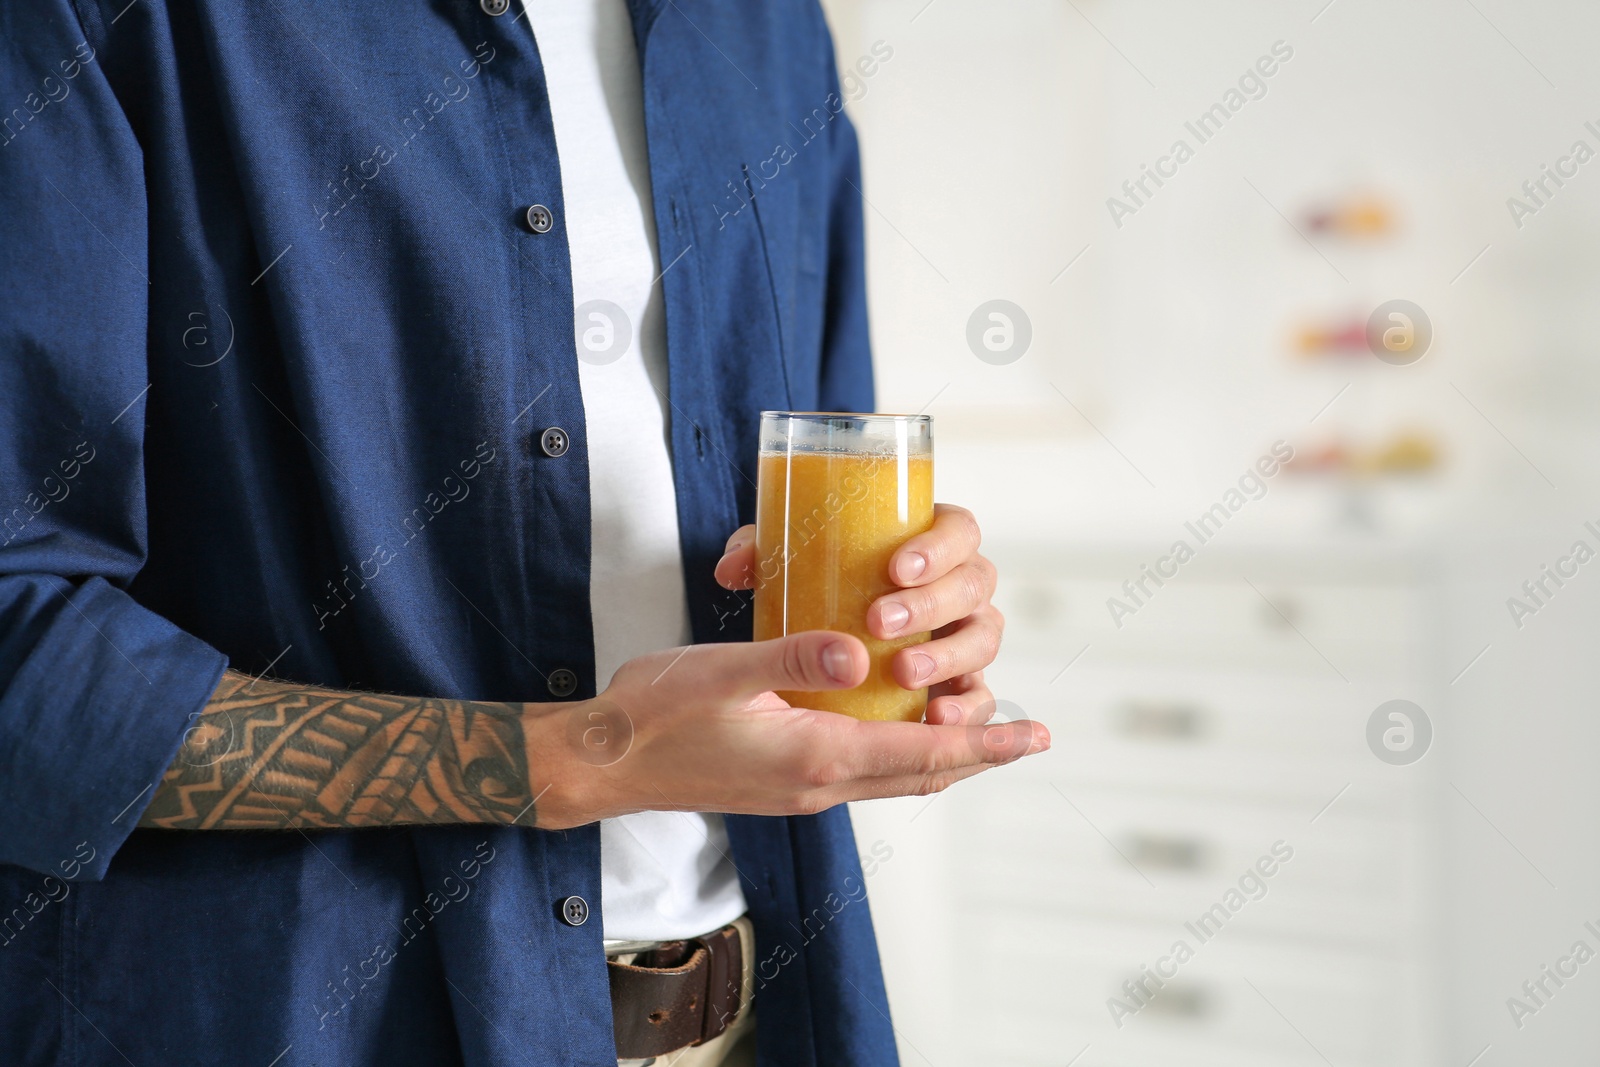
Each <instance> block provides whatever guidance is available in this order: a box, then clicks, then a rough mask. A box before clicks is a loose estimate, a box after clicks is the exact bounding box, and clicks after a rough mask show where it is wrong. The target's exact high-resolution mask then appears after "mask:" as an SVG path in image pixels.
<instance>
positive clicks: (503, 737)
mask: <svg viewBox="0 0 1600 1067" xmlns="http://www.w3.org/2000/svg"><path fill="white" fill-rule="evenodd" d="M534 799H535V797H534V794H533V790H532V786H531V784H530V781H529V773H528V761H527V750H526V743H525V741H524V736H523V731H522V723H521V716H520V714H519V708H518V706H517V705H514V704H488V703H479V702H475V701H466V700H427V699H417V698H411V697H396V696H385V695H382V694H377V693H353V692H344V691H337V690H330V689H322V688H319V687H315V686H305V685H295V684H293V683H286V682H274V681H269V680H267V679H264V678H252V677H250V676H248V675H244V674H239V673H236V672H234V671H229V672H227V674H226V675H224V677H223V680H222V684H221V685H220V686H218V687H217V691H216V693H215V694H213V696H212V698H211V701H210V703H208V704H207V705H206V708H205V711H204V712H202V713H201V715H200V716H199V718H198V719H197V720H196V721H195V723H194V724H193V725H192V726H191V728H190V729H189V730H188V732H187V733H186V734H185V735H184V739H183V745H182V747H181V748H179V750H178V755H177V758H176V759H174V760H173V762H172V766H171V767H170V768H168V770H167V773H166V774H165V775H164V776H163V777H162V779H161V784H160V786H159V787H158V788H157V789H156V794H155V798H154V799H153V800H152V801H151V804H150V807H149V808H148V809H147V810H146V811H145V813H144V816H143V818H141V819H140V820H139V825H140V826H148V827H160V828H164V829H170V830H213V829H214V830H275V829H285V828H292V827H300V828H306V829H309V828H324V829H334V828H351V827H369V826H393V825H402V824H418V823H495V824H500V825H511V824H519V825H522V826H532V825H534V806H533V802H534Z"/></svg>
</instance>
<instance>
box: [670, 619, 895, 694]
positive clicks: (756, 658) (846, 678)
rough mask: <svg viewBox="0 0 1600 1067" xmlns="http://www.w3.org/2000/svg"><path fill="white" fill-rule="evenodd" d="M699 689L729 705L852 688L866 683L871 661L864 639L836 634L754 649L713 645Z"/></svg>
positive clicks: (754, 644)
mask: <svg viewBox="0 0 1600 1067" xmlns="http://www.w3.org/2000/svg"><path fill="white" fill-rule="evenodd" d="M707 651H708V652H709V653H711V654H709V655H705V656H704V657H703V658H702V661H701V669H702V673H701V674H700V675H699V679H698V683H697V684H698V685H699V686H700V687H703V689H709V690H710V691H711V693H712V695H714V696H716V697H719V698H721V699H725V700H739V699H744V698H748V697H753V696H755V695H757V694H758V693H765V692H767V691H768V690H770V689H798V690H802V691H816V690H822V689H850V688H853V687H855V686H858V685H860V684H861V683H862V682H864V681H865V680H866V677H867V669H868V667H869V666H870V660H869V659H868V657H867V647H866V646H865V645H863V644H862V643H861V639H860V638H858V637H854V636H852V635H850V634H844V633H836V632H834V631H831V630H808V631H806V632H805V633H798V634H790V635H789V636H787V637H775V638H773V639H772V640H770V641H751V642H749V643H748V644H727V645H711V646H709V647H708V649H707Z"/></svg>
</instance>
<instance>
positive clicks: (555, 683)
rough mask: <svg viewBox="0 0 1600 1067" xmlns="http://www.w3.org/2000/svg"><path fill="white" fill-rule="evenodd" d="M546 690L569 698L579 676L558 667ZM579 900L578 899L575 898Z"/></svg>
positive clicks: (554, 694)
mask: <svg viewBox="0 0 1600 1067" xmlns="http://www.w3.org/2000/svg"><path fill="white" fill-rule="evenodd" d="M544 684H545V688H547V689H549V690H550V695H551V696H554V697H569V696H571V695H572V694H573V691H574V690H576V689H577V688H578V676H577V675H576V674H573V673H572V672H571V671H569V670H567V669H566V668H565V667H558V668H556V669H555V670H553V671H551V672H550V677H548V678H546V679H545V683H544ZM572 899H573V900H577V899H578V898H577V897H573V898H572Z"/></svg>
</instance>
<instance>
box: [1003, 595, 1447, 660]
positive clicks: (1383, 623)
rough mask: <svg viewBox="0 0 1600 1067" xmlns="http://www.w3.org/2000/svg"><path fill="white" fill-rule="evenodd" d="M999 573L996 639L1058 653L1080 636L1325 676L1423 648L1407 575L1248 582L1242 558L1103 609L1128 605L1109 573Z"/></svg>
mask: <svg viewBox="0 0 1600 1067" xmlns="http://www.w3.org/2000/svg"><path fill="white" fill-rule="evenodd" d="M1002 573H1003V574H1004V579H1003V581H1002V583H1001V585H1000V588H999V590H998V591H997V592H996V594H995V603H996V604H997V605H998V606H999V607H1000V609H1001V610H1002V611H1003V612H1005V614H1006V619H1007V622H1008V626H1007V631H1006V641H1007V643H1008V645H1010V646H1012V647H1016V648H1018V649H1020V650H1024V651H1027V652H1030V653H1032V652H1037V651H1040V650H1049V651H1050V652H1051V653H1052V654H1053V656H1055V657H1059V662H1060V663H1062V664H1065V663H1066V662H1067V661H1068V660H1070V659H1071V657H1072V656H1074V655H1076V654H1077V653H1078V651H1079V650H1080V649H1082V648H1083V647H1084V646H1085V645H1088V646H1089V647H1090V648H1091V650H1092V653H1093V654H1094V655H1095V656H1096V658H1097V659H1099V660H1100V661H1105V660H1108V659H1110V660H1122V659H1128V658H1140V659H1146V660H1150V659H1156V660H1164V661H1169V662H1172V663H1190V664H1200V665H1215V664H1238V665H1251V666H1267V667H1271V668H1273V669H1277V670H1281V671H1287V672H1298V673H1303V674H1307V675H1310V676H1314V677H1315V676H1323V675H1326V676H1327V677H1331V678H1335V679H1337V678H1339V676H1340V675H1341V674H1342V675H1343V676H1344V677H1346V678H1350V677H1354V676H1357V675H1361V674H1369V673H1389V672H1393V671H1403V670H1407V669H1416V668H1417V667H1418V666H1419V664H1420V661H1421V657H1422V655H1423V653H1424V649H1425V643H1424V634H1425V631H1424V627H1423V618H1424V616H1423V611H1424V606H1425V605H1424V602H1423V599H1422V595H1421V593H1420V591H1419V590H1417V589H1416V588H1414V587H1410V586H1391V585H1371V586H1358V585H1351V586H1315V585H1276V584H1272V583H1263V582H1255V583H1254V585H1255V588H1252V587H1251V584H1248V583H1247V582H1246V580H1245V577H1246V576H1248V568H1246V569H1245V570H1244V572H1243V575H1242V576H1241V577H1240V578H1239V580H1238V581H1236V582H1222V581H1198V580H1196V581H1187V580H1185V579H1184V578H1183V577H1182V576H1181V575H1180V577H1179V578H1178V579H1176V580H1174V581H1171V582H1169V583H1168V584H1167V585H1166V586H1165V587H1164V588H1161V589H1155V588H1153V587H1151V592H1152V595H1151V596H1150V597H1149V598H1147V599H1145V600H1144V603H1143V605H1142V606H1138V607H1137V608H1136V610H1135V611H1134V612H1133V613H1132V614H1127V615H1121V616H1120V618H1119V619H1116V620H1114V619H1113V617H1112V614H1111V611H1110V609H1109V608H1108V604H1109V603H1110V602H1112V601H1114V600H1116V601H1121V602H1122V603H1123V604H1126V605H1129V606H1133V605H1132V601H1131V600H1130V598H1129V597H1128V596H1127V594H1126V592H1125V591H1124V590H1123V589H1122V588H1121V583H1122V581H1123V580H1124V579H1123V578H1121V577H1110V576H1107V577H1102V578H1083V577H1065V576H1062V575H1059V574H1050V573H1044V572H1039V571H1022V572H1020V573H1017V572H1006V571H1003V572H1002ZM1119 623H1120V625H1119ZM1330 663H1331V665H1330Z"/></svg>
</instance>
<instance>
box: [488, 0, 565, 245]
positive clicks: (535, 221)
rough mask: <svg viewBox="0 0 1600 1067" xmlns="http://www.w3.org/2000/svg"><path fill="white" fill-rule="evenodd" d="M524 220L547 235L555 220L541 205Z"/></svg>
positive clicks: (533, 228)
mask: <svg viewBox="0 0 1600 1067" xmlns="http://www.w3.org/2000/svg"><path fill="white" fill-rule="evenodd" d="M485 2H486V3H492V2H494V0H485ZM526 218H527V220H528V229H530V230H532V231H533V232H534V233H549V232H550V227H551V226H553V225H555V218H554V217H553V216H552V215H551V214H550V209H549V208H547V207H545V206H544V205H543V204H535V205H533V206H532V207H530V208H529V209H528V213H527V216H526Z"/></svg>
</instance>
